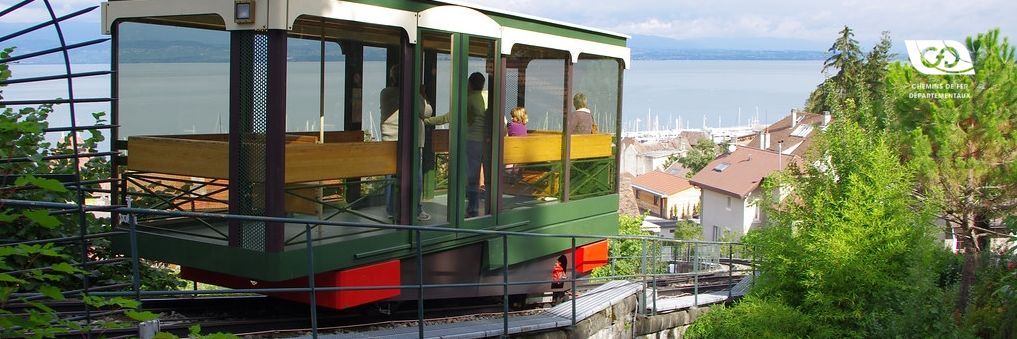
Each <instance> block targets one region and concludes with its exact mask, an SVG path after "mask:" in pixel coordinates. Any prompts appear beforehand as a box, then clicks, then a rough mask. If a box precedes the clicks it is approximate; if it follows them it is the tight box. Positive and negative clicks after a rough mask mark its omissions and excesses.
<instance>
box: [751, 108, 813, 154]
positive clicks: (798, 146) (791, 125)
mask: <svg viewBox="0 0 1017 339" xmlns="http://www.w3.org/2000/svg"><path fill="white" fill-rule="evenodd" d="M832 120H833V118H832V116H831V115H830V112H823V114H816V113H805V112H798V111H795V110H792V111H791V114H789V115H788V116H786V117H784V118H783V119H780V120H779V121H777V122H775V123H773V124H772V125H770V126H768V127H766V128H764V129H763V130H762V131H759V133H757V134H756V135H754V136H752V139H750V140H749V142H748V143H747V144H746V146H748V147H753V148H758V149H764V150H770V151H774V152H780V153H783V154H790V155H795V156H798V157H803V156H804V155H805V151H806V150H808V148H809V146H810V145H812V139H813V136H815V135H817V134H819V132H820V131H823V130H826V128H827V127H828V126H830V122H832Z"/></svg>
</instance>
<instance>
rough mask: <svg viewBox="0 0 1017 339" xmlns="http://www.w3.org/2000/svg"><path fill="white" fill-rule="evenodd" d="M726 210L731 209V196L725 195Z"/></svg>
mask: <svg viewBox="0 0 1017 339" xmlns="http://www.w3.org/2000/svg"><path fill="white" fill-rule="evenodd" d="M727 210H728V211H730V210H731V197H727Z"/></svg>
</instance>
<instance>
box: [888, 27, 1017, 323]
mask: <svg viewBox="0 0 1017 339" xmlns="http://www.w3.org/2000/svg"><path fill="white" fill-rule="evenodd" d="M967 47H968V49H969V50H970V51H971V53H972V61H973V62H974V70H975V75H945V76H939V75H924V74H920V73H918V72H917V71H915V70H914V69H913V68H912V67H911V66H909V65H907V64H903V63H896V64H891V65H890V67H889V70H888V73H887V76H886V98H885V100H886V116H887V118H886V119H885V120H886V121H887V122H888V123H887V127H886V132H887V134H889V135H893V136H895V137H896V139H897V142H896V143H897V144H899V145H902V147H901V148H900V156H901V158H902V159H904V160H907V161H911V162H912V163H914V164H916V167H915V168H916V169H917V175H918V182H919V185H918V187H917V191H918V192H919V194H921V195H922V196H924V197H926V199H927V200H929V201H935V202H937V203H941V204H943V205H944V208H943V209H942V210H943V213H942V214H941V215H940V218H942V219H943V220H945V221H947V222H948V223H949V224H948V225H949V226H950V227H952V228H953V229H954V230H956V234H958V240H959V244H960V248H961V250H962V251H963V252H964V253H966V254H967V256H966V258H965V261H964V264H963V268H962V269H961V276H960V286H959V290H958V296H957V303H956V305H957V311H958V312H959V313H961V314H963V313H964V312H965V311H966V307H967V304H968V302H969V300H971V298H970V290H971V286H972V285H974V283H975V279H976V270H977V267H976V266H977V259H976V253H977V252H980V251H981V250H982V248H984V246H985V244H984V240H985V239H986V235H987V234H986V233H985V231H984V229H987V228H989V225H990V223H992V222H993V221H994V220H1000V219H1002V218H1004V217H1006V216H1008V215H1013V214H1015V213H1017V204H1014V201H1017V152H1014V149H1017V56H1015V51H1014V47H1013V46H1011V45H1010V43H1009V41H1008V40H1007V39H1005V38H1000V36H999V31H998V30H992V31H989V32H988V33H985V34H979V35H978V36H976V37H973V38H970V37H969V38H968V39H967ZM916 86H921V87H918V89H916ZM916 93H917V94H933V95H934V96H932V97H929V96H925V95H915V94H916Z"/></svg>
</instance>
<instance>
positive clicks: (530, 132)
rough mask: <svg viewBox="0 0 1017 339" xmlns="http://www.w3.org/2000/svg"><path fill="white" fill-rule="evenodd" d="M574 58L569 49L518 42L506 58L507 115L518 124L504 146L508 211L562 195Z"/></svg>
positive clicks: (505, 205)
mask: <svg viewBox="0 0 1017 339" xmlns="http://www.w3.org/2000/svg"><path fill="white" fill-rule="evenodd" d="M568 57H569V55H568V53H567V52H564V51H558V50H553V49H548V48H540V47H533V46H525V45H517V46H515V47H513V48H512V55H510V56H508V57H507V58H506V71H505V98H504V102H505V106H504V111H503V112H502V115H503V117H504V119H505V121H506V122H509V123H512V122H513V121H514V122H515V125H516V126H508V128H507V130H508V131H509V132H511V134H510V135H507V136H506V137H505V144H504V148H503V162H502V163H503V164H504V168H503V170H504V172H503V174H502V178H503V182H504V183H505V185H504V186H503V188H502V208H503V209H512V208H516V207H520V206H527V205H532V204H537V203H547V202H553V201H558V200H560V199H561V194H562V190H561V183H562V173H563V171H562V131H563V126H562V121H563V116H564V114H565V110H566V107H568V104H567V101H566V100H568V98H566V97H565V76H566V74H565V66H566V63H567V62H568ZM517 108H518V109H517ZM519 109H522V110H525V117H523V115H522V114H520V110H519ZM513 111H516V114H515V115H516V118H515V119H513V114H512V112H513ZM522 131H525V134H524V133H522Z"/></svg>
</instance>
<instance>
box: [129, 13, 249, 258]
mask: <svg viewBox="0 0 1017 339" xmlns="http://www.w3.org/2000/svg"><path fill="white" fill-rule="evenodd" d="M223 27H224V23H223V21H222V19H221V18H220V17H218V16H215V15H206V16H183V17H160V18H148V19H142V20H136V21H123V22H120V23H118V24H117V27H116V30H117V35H116V38H117V44H118V45H117V46H118V49H117V51H116V68H117V72H116V73H115V77H116V82H117V85H118V86H117V88H118V92H117V93H116V94H115V95H116V97H117V98H118V101H117V109H116V117H115V119H117V120H116V123H117V124H118V125H119V128H117V131H116V133H117V134H116V139H117V140H116V144H117V146H116V147H117V148H118V149H120V150H128V157H129V161H128V162H127V165H126V166H124V167H121V170H123V174H122V177H123V179H124V182H125V185H124V191H123V192H124V193H126V196H124V197H123V199H125V201H126V202H127V203H129V204H131V205H132V206H136V207H143V208H155V209H167V210H185V211H202V212H225V211H226V209H227V207H228V203H227V202H228V191H227V185H228V183H227V180H226V178H227V173H228V167H227V165H226V164H225V163H226V161H225V156H226V154H227V152H228V144H227V141H226V140H227V135H228V133H229V83H230V78H229V72H230V66H229V60H230V35H229V33H228V32H226V31H224V30H223ZM125 146H126V147H125ZM195 158H204V159H207V160H206V161H204V162H201V161H188V160H187V159H195ZM121 166H123V164H122V163H121ZM139 222H140V223H141V225H145V226H156V227H169V226H168V225H169V223H170V219H168V218H165V217H152V216H149V217H145V218H142V219H141V220H139ZM177 229H178V230H179V231H180V232H188V233H191V234H193V235H195V236H199V237H202V238H213V239H223V238H225V235H224V232H223V230H222V228H221V227H220V228H214V227H211V225H209V227H197V228H194V229H186V228H183V227H180V228H177ZM223 240H224V239H223Z"/></svg>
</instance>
